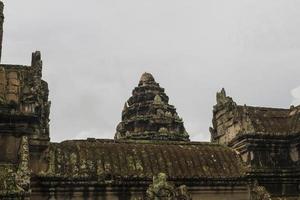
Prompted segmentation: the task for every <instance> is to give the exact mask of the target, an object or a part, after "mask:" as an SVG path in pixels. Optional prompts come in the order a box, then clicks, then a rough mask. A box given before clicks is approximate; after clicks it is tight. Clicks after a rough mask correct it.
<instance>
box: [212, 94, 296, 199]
mask: <svg viewBox="0 0 300 200" xmlns="http://www.w3.org/2000/svg"><path fill="white" fill-rule="evenodd" d="M210 130H211V135H212V142H214V143H218V144H225V145H226V146H228V147H230V148H232V149H235V150H237V151H238V152H239V153H240V155H241V157H242V159H243V161H244V163H245V164H246V165H247V167H248V168H249V169H250V170H249V171H248V177H249V178H250V179H256V180H257V181H258V183H259V184H260V185H263V186H265V187H266V189H267V191H269V192H270V193H271V194H272V195H273V196H278V197H294V198H295V199H297V198H296V197H299V194H300V185H299V183H300V176H299V175H300V174H299V169H300V168H299V167H300V158H299V152H300V143H299V141H300V140H299V139H300V106H297V107H294V106H291V107H290V109H278V108H263V107H252V106H247V105H243V106H240V105H237V104H236V103H235V102H234V101H233V99H232V98H231V97H228V96H227V95H226V92H225V90H224V89H223V90H222V91H221V92H220V93H218V94H217V105H216V106H215V107H214V111H213V128H211V129H210Z"/></svg>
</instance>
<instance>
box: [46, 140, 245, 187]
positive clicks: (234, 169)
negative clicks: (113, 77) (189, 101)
mask: <svg viewBox="0 0 300 200" xmlns="http://www.w3.org/2000/svg"><path fill="white" fill-rule="evenodd" d="M49 157H50V163H49V169H48V171H47V172H45V173H43V176H46V177H49V176H51V177H65V178H67V179H76V178H88V180H94V179H95V180H107V179H108V180H120V181H122V180H123V181H124V180H133V179H137V180H151V179H152V177H153V176H154V175H157V174H158V173H160V172H163V173H166V174H167V175H168V176H169V177H170V179H174V180H181V179H189V180H190V181H191V180H207V179H218V180H225V179H226V180H227V179H239V178H241V177H242V176H243V175H244V171H245V169H244V167H243V165H242V163H241V160H240V158H239V156H238V155H237V154H236V152H235V151H233V150H231V149H230V148H227V147H225V146H221V145H216V144H212V143H205V142H166V141H156V142H153V141H123V140H117V141H116V140H96V139H88V140H72V141H65V142H62V143H52V144H51V146H50V152H49Z"/></svg>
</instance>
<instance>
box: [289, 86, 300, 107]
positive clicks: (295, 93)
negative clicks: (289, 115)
mask: <svg viewBox="0 0 300 200" xmlns="http://www.w3.org/2000/svg"><path fill="white" fill-rule="evenodd" d="M291 94H292V97H293V101H292V105H296V106H297V105H300V86H298V87H297V88H294V89H292V90H291Z"/></svg>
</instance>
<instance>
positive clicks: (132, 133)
mask: <svg viewBox="0 0 300 200" xmlns="http://www.w3.org/2000/svg"><path fill="white" fill-rule="evenodd" d="M115 139H133V140H172V141H188V140H189V135H188V133H187V132H186V130H185V128H184V125H183V120H182V119H181V118H180V117H179V116H178V114H177V112H176V109H175V107H174V106H172V105H170V104H169V97H168V96H167V95H166V93H165V90H164V89H163V88H161V87H160V85H159V84H158V83H157V82H156V81H155V79H154V77H153V76H152V75H151V74H150V73H144V74H143V75H142V77H141V79H140V81H139V84H138V86H137V87H136V88H134V90H133V91H132V96H131V97H130V98H129V99H128V101H126V102H125V105H124V109H123V111H122V121H121V122H120V123H119V125H118V126H117V132H116V134H115Z"/></svg>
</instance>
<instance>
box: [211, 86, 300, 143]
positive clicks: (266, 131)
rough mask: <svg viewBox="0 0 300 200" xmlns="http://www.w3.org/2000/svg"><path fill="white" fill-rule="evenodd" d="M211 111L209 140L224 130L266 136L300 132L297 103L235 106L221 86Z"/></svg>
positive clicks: (299, 108)
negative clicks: (270, 106) (286, 105)
mask: <svg viewBox="0 0 300 200" xmlns="http://www.w3.org/2000/svg"><path fill="white" fill-rule="evenodd" d="M213 112H214V118H213V128H211V133H212V137H213V140H214V139H216V138H217V137H219V136H222V135H224V134H226V133H228V132H231V133H232V132H235V133H236V134H260V135H269V136H272V135H273V136H274V135H276V136H287V135H295V134H298V133H300V120H299V119H300V106H297V107H294V106H291V107H290V108H289V109H282V108H266V107H255V106H247V105H237V104H236V103H235V102H234V101H233V99H232V98H231V97H229V96H227V95H226V92H225V90H224V89H222V91H221V92H219V93H217V104H216V105H215V106H214V111H213Z"/></svg>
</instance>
